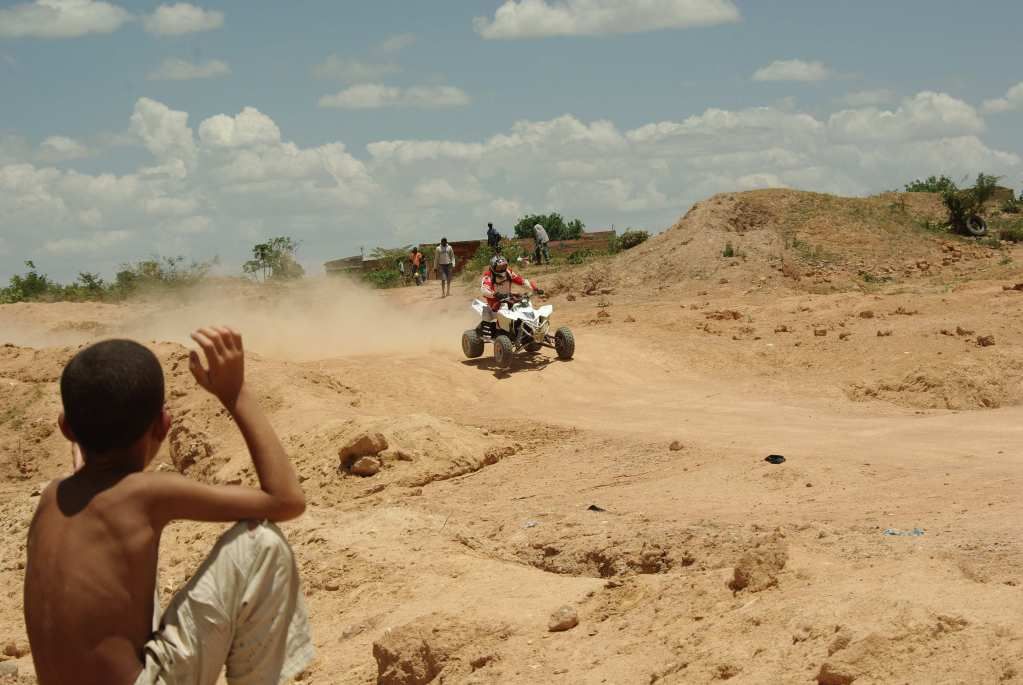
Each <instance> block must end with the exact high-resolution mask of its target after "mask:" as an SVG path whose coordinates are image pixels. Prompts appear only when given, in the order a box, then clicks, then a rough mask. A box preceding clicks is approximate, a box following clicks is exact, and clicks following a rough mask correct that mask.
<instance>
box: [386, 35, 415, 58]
mask: <svg viewBox="0 0 1023 685" xmlns="http://www.w3.org/2000/svg"><path fill="white" fill-rule="evenodd" d="M415 42H416V37H415V34H412V33H399V34H397V35H394V36H389V37H388V38H386V39H384V41H383V42H382V43H380V47H379V50H380V52H383V53H385V54H391V53H395V52H401V51H402V50H404V49H405V48H407V47H411V46H412V45H413V44H414V43H415Z"/></svg>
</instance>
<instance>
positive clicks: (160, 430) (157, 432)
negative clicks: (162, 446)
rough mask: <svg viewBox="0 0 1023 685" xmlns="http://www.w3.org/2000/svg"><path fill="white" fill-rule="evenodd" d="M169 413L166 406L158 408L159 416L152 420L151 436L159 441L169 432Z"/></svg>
mask: <svg viewBox="0 0 1023 685" xmlns="http://www.w3.org/2000/svg"><path fill="white" fill-rule="evenodd" d="M171 421H172V419H171V414H170V412H169V411H167V407H164V408H163V409H161V410H160V416H159V418H157V419H156V421H154V422H153V437H155V438H156V439H157V440H159V441H160V442H163V441H164V439H165V438H166V437H167V434H168V433H170V428H171Z"/></svg>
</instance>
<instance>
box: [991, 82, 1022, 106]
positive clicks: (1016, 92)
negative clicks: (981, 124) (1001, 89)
mask: <svg viewBox="0 0 1023 685" xmlns="http://www.w3.org/2000/svg"><path fill="white" fill-rule="evenodd" d="M1016 110H1023V82H1020V83H1017V84H1016V85H1014V86H1013V87H1012V88H1010V89H1009V90H1008V92H1007V93H1006V94H1005V97H1001V98H996V99H994V100H985V101H984V111H985V112H989V113H991V114H998V113H1001V112H1012V111H1016Z"/></svg>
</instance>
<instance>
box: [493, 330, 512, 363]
mask: <svg viewBox="0 0 1023 685" xmlns="http://www.w3.org/2000/svg"><path fill="white" fill-rule="evenodd" d="M514 354H515V350H514V348H513V347H512V341H511V338H509V337H508V336H507V335H499V336H497V337H496V338H494V362H495V363H496V364H497V366H498V368H501V369H507V368H508V367H509V366H511V363H512V357H513V356H514Z"/></svg>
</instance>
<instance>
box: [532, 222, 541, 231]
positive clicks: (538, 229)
mask: <svg viewBox="0 0 1023 685" xmlns="http://www.w3.org/2000/svg"><path fill="white" fill-rule="evenodd" d="M533 230H534V231H540V230H543V226H542V225H541V224H537V225H536V226H533Z"/></svg>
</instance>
